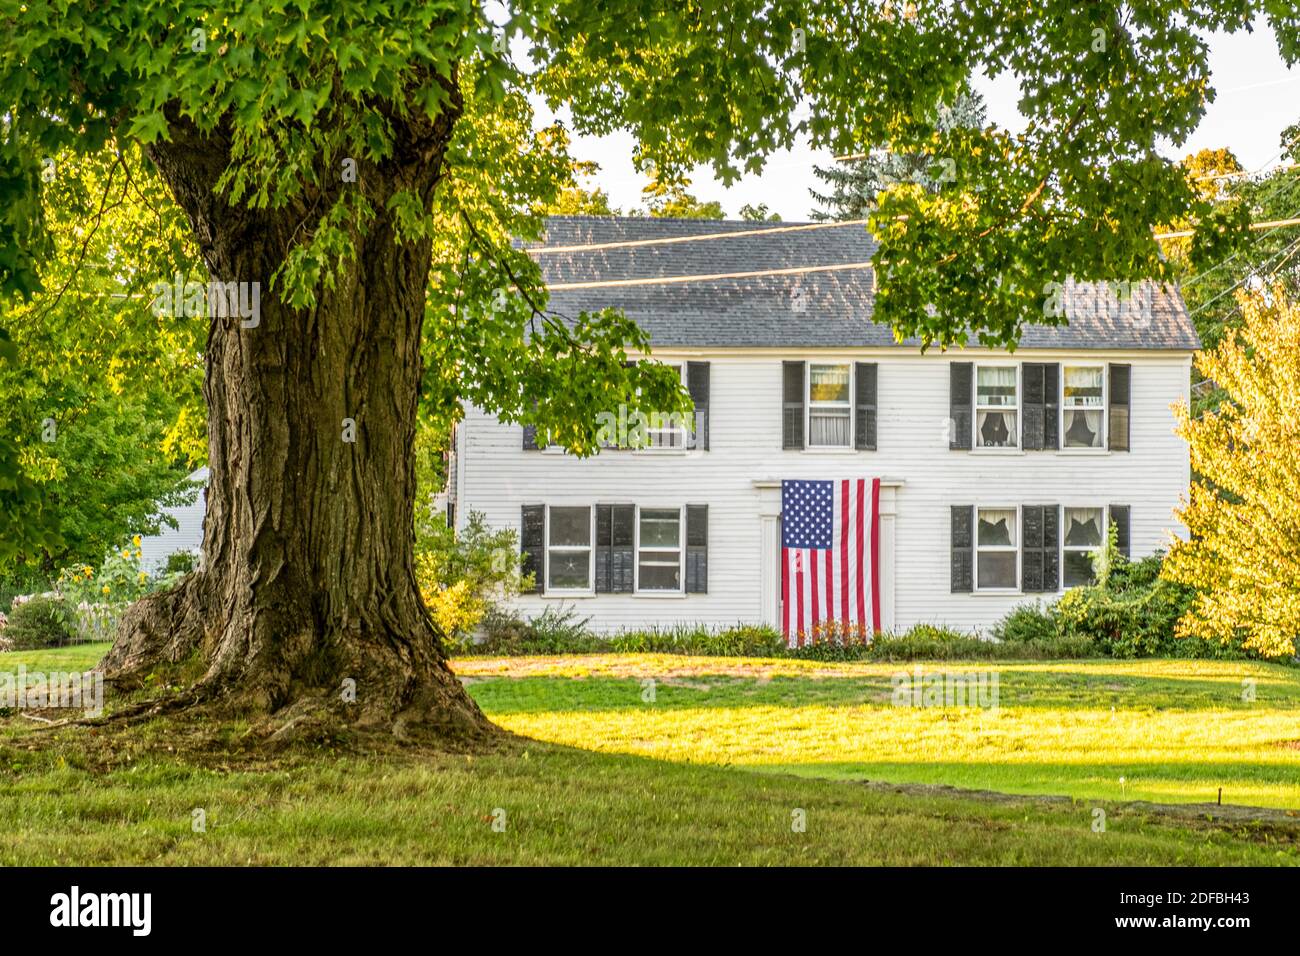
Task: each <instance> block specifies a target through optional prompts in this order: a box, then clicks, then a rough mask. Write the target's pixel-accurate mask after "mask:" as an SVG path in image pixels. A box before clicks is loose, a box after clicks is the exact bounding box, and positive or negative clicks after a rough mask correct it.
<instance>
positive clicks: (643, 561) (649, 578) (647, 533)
mask: <svg viewBox="0 0 1300 956" xmlns="http://www.w3.org/2000/svg"><path fill="white" fill-rule="evenodd" d="M636 569H637V573H636V583H637V590H638V591H680V590H681V589H682V512H681V509H679V508H642V509H641V510H640V515H639V518H638V522H637V556H636Z"/></svg>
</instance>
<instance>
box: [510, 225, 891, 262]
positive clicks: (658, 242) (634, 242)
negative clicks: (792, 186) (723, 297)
mask: <svg viewBox="0 0 1300 956" xmlns="http://www.w3.org/2000/svg"><path fill="white" fill-rule="evenodd" d="M866 223H867V220H866V219H845V220H843V221H839V222H812V223H800V224H799V225H797V226H772V227H769V228H764V229H737V230H734V231H731V232H708V233H703V234H702V235H698V236H667V237H664V238H659V239H626V240H619V241H617V242H596V243H587V244H581V243H580V244H577V245H571V246H538V247H536V248H533V249H525V250H524V251H525V252H527V253H528V254H529V255H542V254H544V253H556V252H595V251H597V250H600V249H632V248H637V247H640V246H667V245H672V244H675V243H678V242H707V241H710V240H713V239H747V238H749V237H750V236H771V235H775V234H776V233H781V232H803V231H805V230H809V229H834V228H836V227H837V226H863V225H866Z"/></svg>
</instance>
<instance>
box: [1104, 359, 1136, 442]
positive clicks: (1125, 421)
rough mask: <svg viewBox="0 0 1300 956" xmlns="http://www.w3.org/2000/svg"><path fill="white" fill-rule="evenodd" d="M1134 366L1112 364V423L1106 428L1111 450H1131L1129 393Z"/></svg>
mask: <svg viewBox="0 0 1300 956" xmlns="http://www.w3.org/2000/svg"><path fill="white" fill-rule="evenodd" d="M1131 372H1132V367H1131V366H1129V365H1111V366H1110V424H1109V427H1108V428H1107V429H1106V433H1107V436H1108V437H1109V441H1108V442H1107V445H1108V447H1109V448H1110V450H1111V451H1128V450H1129V435H1128V431H1129V393H1130V386H1131V384H1132V382H1131V374H1130V373H1131Z"/></svg>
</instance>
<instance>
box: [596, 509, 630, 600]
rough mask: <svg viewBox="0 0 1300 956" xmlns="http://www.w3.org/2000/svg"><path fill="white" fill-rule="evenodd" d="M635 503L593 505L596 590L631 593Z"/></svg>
mask: <svg viewBox="0 0 1300 956" xmlns="http://www.w3.org/2000/svg"><path fill="white" fill-rule="evenodd" d="M635 528H636V506H635V505H596V593H597V594H631V593H632V585H633V573H634V570H633V554H632V549H633V545H634V541H635V538H634V535H635V533H636V531H635Z"/></svg>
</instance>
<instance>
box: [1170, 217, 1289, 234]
mask: <svg viewBox="0 0 1300 956" xmlns="http://www.w3.org/2000/svg"><path fill="white" fill-rule="evenodd" d="M1284 226H1300V218H1296V219H1274V220H1273V221H1272V222H1252V223H1251V224H1250V226H1249V228H1250V230H1251V231H1252V232H1257V231H1259V230H1261V229H1281V228H1282V227H1284ZM1194 235H1196V230H1195V229H1184V230H1183V231H1182V232H1158V233H1156V234H1155V235H1154V236H1153V237H1152V238H1154V239H1186V238H1188V237H1189V236H1194Z"/></svg>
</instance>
